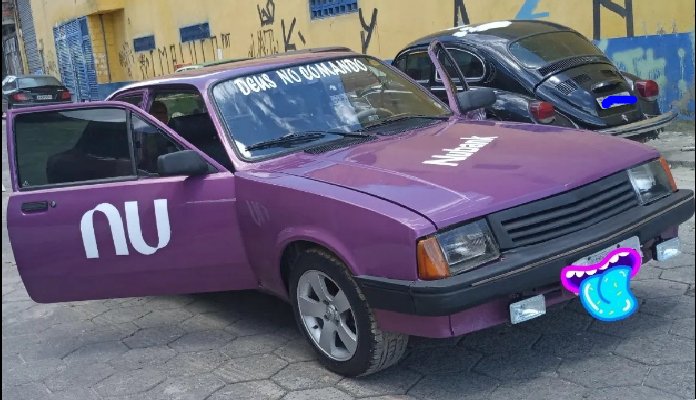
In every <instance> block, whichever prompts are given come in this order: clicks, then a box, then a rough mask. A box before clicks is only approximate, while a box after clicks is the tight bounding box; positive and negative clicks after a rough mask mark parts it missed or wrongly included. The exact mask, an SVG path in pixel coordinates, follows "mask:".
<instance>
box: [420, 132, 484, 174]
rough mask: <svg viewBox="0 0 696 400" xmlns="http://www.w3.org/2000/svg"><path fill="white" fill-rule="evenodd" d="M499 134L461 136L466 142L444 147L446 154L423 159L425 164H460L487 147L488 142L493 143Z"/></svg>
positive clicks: (452, 165)
mask: <svg viewBox="0 0 696 400" xmlns="http://www.w3.org/2000/svg"><path fill="white" fill-rule="evenodd" d="M497 138H498V137H497V136H491V137H479V136H472V137H470V138H461V139H462V140H464V143H462V144H460V145H459V146H458V147H456V148H454V149H442V151H446V152H447V154H445V155H439V154H438V155H434V156H432V157H431V159H430V160H428V161H423V164H434V165H447V166H450V167H456V166H458V165H459V164H458V163H460V162H462V161H464V160H466V159H467V158H469V157H471V155H472V154H474V153H476V152H477V151H479V150H480V149H481V148H483V147H485V146H486V145H487V144H489V143H491V142H492V141H494V140H495V139H497Z"/></svg>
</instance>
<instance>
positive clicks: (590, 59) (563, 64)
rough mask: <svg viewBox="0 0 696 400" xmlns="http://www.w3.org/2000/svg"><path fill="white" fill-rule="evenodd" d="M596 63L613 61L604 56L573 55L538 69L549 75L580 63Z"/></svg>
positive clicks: (541, 72) (542, 73)
mask: <svg viewBox="0 0 696 400" xmlns="http://www.w3.org/2000/svg"><path fill="white" fill-rule="evenodd" d="M594 63H608V64H611V61H610V60H609V59H608V58H607V57H604V56H579V57H572V58H566V59H565V60H560V61H556V62H554V63H551V64H548V65H545V66H543V67H541V68H539V69H537V71H538V72H539V73H540V74H541V75H542V76H547V75H552V74H556V73H558V72H561V71H565V70H567V69H570V68H573V67H577V66H579V65H583V64H594Z"/></svg>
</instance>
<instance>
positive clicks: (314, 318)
mask: <svg viewBox="0 0 696 400" xmlns="http://www.w3.org/2000/svg"><path fill="white" fill-rule="evenodd" d="M297 305H298V308H299V310H300V318H301V319H302V323H303V325H304V327H305V329H306V330H307V332H308V333H309V336H310V337H311V338H312V339H313V340H314V344H315V345H316V346H317V347H318V348H320V349H321V351H323V352H324V353H325V354H326V355H327V356H329V358H331V359H332V360H336V361H346V360H350V359H351V358H352V357H353V355H355V350H356V349H357V347H358V328H357V324H356V322H355V315H353V310H352V309H351V308H350V304H349V303H348V298H346V294H345V293H344V292H343V290H341V288H339V287H338V285H337V284H336V282H334V281H333V280H332V279H331V278H329V277H328V276H326V275H324V274H323V273H321V272H319V271H307V272H305V273H304V274H303V275H302V276H301V277H300V281H299V282H298V285H297Z"/></svg>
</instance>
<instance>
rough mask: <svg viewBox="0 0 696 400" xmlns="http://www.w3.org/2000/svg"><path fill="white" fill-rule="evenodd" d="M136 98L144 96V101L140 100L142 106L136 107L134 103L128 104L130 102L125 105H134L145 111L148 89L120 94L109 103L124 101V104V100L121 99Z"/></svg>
mask: <svg viewBox="0 0 696 400" xmlns="http://www.w3.org/2000/svg"><path fill="white" fill-rule="evenodd" d="M135 96H143V98H142V100H140V105H135V104H133V103H128V102H124V103H128V104H132V105H134V106H135V107H138V108H140V109H141V110H145V108H144V106H145V105H146V103H147V101H148V90H147V89H138V90H130V91H127V92H123V93H119V94H117V95H116V96H114V97H113V98H111V99H109V101H122V102H123V100H121V99H123V98H124V97H135Z"/></svg>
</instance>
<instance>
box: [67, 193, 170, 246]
mask: <svg viewBox="0 0 696 400" xmlns="http://www.w3.org/2000/svg"><path fill="white" fill-rule="evenodd" d="M125 209H126V225H127V229H128V239H129V240H130V243H131V245H132V246H133V248H134V249H135V250H136V251H137V252H138V253H140V254H143V255H150V254H154V253H155V252H156V251H157V250H159V249H161V248H163V247H165V246H166V245H167V244H169V240H170V239H171V234H172V232H171V230H170V228H169V211H168V210H167V200H166V199H157V200H155V224H156V226H157V246H156V247H152V246H150V245H148V244H147V243H146V242H145V239H144V238H143V231H142V229H140V214H139V212H138V202H137V201H127V202H125ZM96 212H100V213H102V214H104V216H106V219H107V220H108V221H109V227H110V228H111V237H112V239H113V241H114V248H115V249H116V255H118V256H127V255H128V254H129V251H128V244H126V230H125V229H124V226H123V218H121V213H120V212H119V211H118V209H117V208H116V207H114V206H113V205H112V204H109V203H101V204H99V205H97V206H96V207H94V208H93V209H91V210H89V211H87V212H86V213H85V214H84V215H83V216H82V220H81V221H80V232H81V233H82V244H83V245H84V247H85V255H86V256H87V258H99V249H98V248H97V237H96V234H95V232H94V214H95V213H96Z"/></svg>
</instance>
